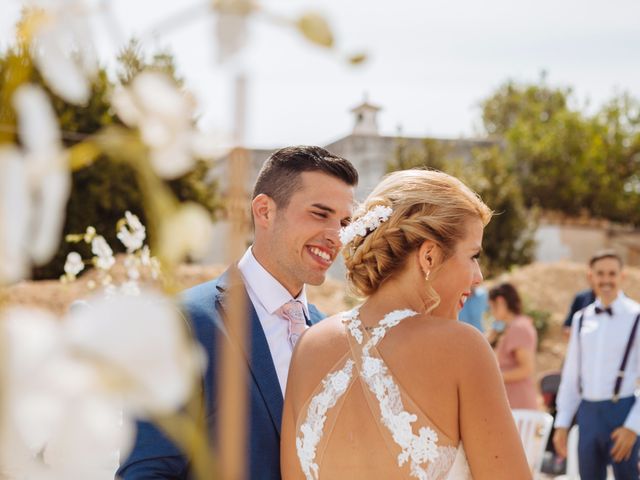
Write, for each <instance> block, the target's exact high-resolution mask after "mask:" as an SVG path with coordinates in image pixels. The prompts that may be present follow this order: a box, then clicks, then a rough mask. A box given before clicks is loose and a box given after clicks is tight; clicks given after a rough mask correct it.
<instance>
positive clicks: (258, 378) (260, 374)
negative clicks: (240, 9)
mask: <svg viewBox="0 0 640 480" xmlns="http://www.w3.org/2000/svg"><path fill="white" fill-rule="evenodd" d="M230 277H231V274H230V271H229V270H227V271H226V272H225V273H224V274H223V275H222V276H221V277H220V281H219V282H218V285H217V288H218V295H217V297H216V308H217V309H218V311H219V312H220V314H221V317H222V318H223V319H224V321H225V322H227V317H226V310H227V309H228V308H229V306H228V304H227V299H228V292H229V290H230V289H232V288H242V289H243V291H244V292H245V294H246V289H245V286H244V284H243V283H242V282H240V283H237V284H231V283H230ZM245 304H246V306H247V316H248V317H249V318H248V321H249V325H248V331H249V335H250V338H248V339H247V341H246V342H239V341H238V340H239V339H238V338H237V335H234V334H233V333H231V335H232V336H233V339H234V341H236V342H237V343H241V344H242V349H243V352H244V354H245V358H246V360H247V363H248V365H249V373H250V375H251V377H252V380H253V382H254V383H255V385H256V387H257V388H258V391H259V392H260V395H261V396H262V399H263V400H264V403H265V405H266V406H267V410H268V411H269V414H270V415H271V420H272V421H273V425H274V427H275V429H276V431H277V432H278V435H280V425H281V423H282V405H283V399H282V392H281V390H280V382H279V381H278V374H277V373H276V369H275V366H274V365H273V359H272V357H271V351H270V350H269V344H268V343H267V339H266V337H265V335H264V331H263V330H262V325H261V324H260V319H259V318H258V314H257V313H256V310H255V308H254V307H253V304H252V303H251V300H250V299H249V296H248V295H246V297H245ZM228 330H231V329H228ZM248 347H249V348H248Z"/></svg>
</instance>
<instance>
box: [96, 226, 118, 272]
mask: <svg viewBox="0 0 640 480" xmlns="http://www.w3.org/2000/svg"><path fill="white" fill-rule="evenodd" d="M91 253H93V254H94V255H95V257H94V259H93V261H94V263H95V266H96V267H98V268H99V269H101V270H109V269H110V268H111V267H113V265H114V264H115V263H116V259H115V258H114V256H113V250H111V247H110V246H109V244H108V243H107V241H106V240H105V239H104V237H103V236H102V235H96V236H95V237H93V240H91Z"/></svg>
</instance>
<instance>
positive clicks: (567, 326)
mask: <svg viewBox="0 0 640 480" xmlns="http://www.w3.org/2000/svg"><path fill="white" fill-rule="evenodd" d="M591 276H592V274H591V267H589V273H588V274H587V278H588V279H589V284H591ZM595 301H596V293H595V292H594V291H593V288H588V289H586V290H581V291H579V292H578V293H576V296H575V297H573V302H572V303H571V307H570V308H569V313H568V314H567V318H566V319H565V320H564V323H563V325H562V330H563V332H564V334H565V337H566V338H567V340H568V339H569V335H570V334H571V323H572V322H573V316H574V315H575V314H576V312H578V311H580V310H582V309H583V308H584V307H586V306H587V305H591V304H592V303H593V302H595Z"/></svg>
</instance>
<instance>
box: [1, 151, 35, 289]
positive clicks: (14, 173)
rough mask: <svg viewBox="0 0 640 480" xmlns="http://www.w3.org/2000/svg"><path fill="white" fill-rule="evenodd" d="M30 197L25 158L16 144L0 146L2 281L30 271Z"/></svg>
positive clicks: (16, 279) (16, 277)
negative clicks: (28, 248) (28, 246)
mask: <svg viewBox="0 0 640 480" xmlns="http://www.w3.org/2000/svg"><path fill="white" fill-rule="evenodd" d="M30 216H31V199H30V198H29V191H28V186H27V176H26V169H25V162H24V160H23V159H22V157H21V156H20V153H19V152H18V150H17V149H15V148H9V147H3V148H0V284H2V283H5V282H6V283H13V282H16V281H18V280H21V279H22V278H24V277H25V276H26V274H27V272H28V268H29V260H28V256H27V249H26V245H27V238H28V232H29V218H30Z"/></svg>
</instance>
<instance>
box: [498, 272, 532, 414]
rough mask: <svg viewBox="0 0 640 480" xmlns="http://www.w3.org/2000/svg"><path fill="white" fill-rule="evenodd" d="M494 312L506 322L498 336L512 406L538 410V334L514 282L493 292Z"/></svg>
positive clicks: (500, 362)
mask: <svg viewBox="0 0 640 480" xmlns="http://www.w3.org/2000/svg"><path fill="white" fill-rule="evenodd" d="M489 307H490V309H491V314H492V315H493V316H494V318H495V319H496V320H498V321H501V322H504V325H505V328H504V333H503V335H502V336H501V337H500V338H499V339H498V343H497V346H496V356H497V357H498V364H499V365H500V370H501V372H502V378H503V380H504V384H505V388H506V390H507V398H508V399H509V404H510V406H511V408H525V409H532V410H537V408H538V402H537V393H536V387H535V381H534V378H533V376H534V372H535V356H536V346H537V344H538V335H537V333H536V329H535V328H534V326H533V322H532V320H531V318H529V317H527V316H525V315H523V314H522V301H521V300H520V295H518V291H517V290H516V289H515V287H514V286H513V285H511V284H510V283H502V284H500V285H498V286H496V287H494V288H492V289H491V290H490V291H489Z"/></svg>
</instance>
